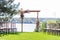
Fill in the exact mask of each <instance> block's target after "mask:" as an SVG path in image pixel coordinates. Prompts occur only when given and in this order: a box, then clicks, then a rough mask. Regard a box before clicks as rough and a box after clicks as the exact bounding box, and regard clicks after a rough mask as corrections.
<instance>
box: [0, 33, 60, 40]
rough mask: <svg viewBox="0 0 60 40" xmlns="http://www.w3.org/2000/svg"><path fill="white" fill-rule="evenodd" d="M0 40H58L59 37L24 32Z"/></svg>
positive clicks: (59, 39)
mask: <svg viewBox="0 0 60 40" xmlns="http://www.w3.org/2000/svg"><path fill="white" fill-rule="evenodd" d="M0 40H60V36H54V35H48V34H47V33H43V32H31V33H30V32H26V33H18V34H9V35H4V36H2V37H0Z"/></svg>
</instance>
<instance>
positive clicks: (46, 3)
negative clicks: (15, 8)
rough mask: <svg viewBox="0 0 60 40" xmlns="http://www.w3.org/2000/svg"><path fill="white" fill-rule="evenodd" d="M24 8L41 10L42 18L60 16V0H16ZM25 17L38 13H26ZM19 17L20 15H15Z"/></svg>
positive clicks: (40, 15)
mask: <svg viewBox="0 0 60 40" xmlns="http://www.w3.org/2000/svg"><path fill="white" fill-rule="evenodd" d="M17 2H20V7H19V9H20V8H23V9H24V10H40V11H41V12H40V13H39V17H41V18H60V0H16V1H15V3H17ZM24 15H25V17H36V13H27V14H24ZM15 17H18V16H15Z"/></svg>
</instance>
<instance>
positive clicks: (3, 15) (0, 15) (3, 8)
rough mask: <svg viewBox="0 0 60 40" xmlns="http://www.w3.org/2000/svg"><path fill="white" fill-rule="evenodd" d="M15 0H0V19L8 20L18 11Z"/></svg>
mask: <svg viewBox="0 0 60 40" xmlns="http://www.w3.org/2000/svg"><path fill="white" fill-rule="evenodd" d="M14 1H15V0H0V21H10V19H11V18H12V17H13V16H14V15H16V14H17V13H18V6H19V5H20V3H18V4H15V3H14Z"/></svg>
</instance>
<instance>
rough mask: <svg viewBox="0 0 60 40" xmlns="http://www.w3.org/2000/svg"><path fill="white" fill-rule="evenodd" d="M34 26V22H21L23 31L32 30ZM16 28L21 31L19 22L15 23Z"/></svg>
mask: <svg viewBox="0 0 60 40" xmlns="http://www.w3.org/2000/svg"><path fill="white" fill-rule="evenodd" d="M35 27H36V25H35V24H23V31H24V32H33V31H34V29H35ZM16 28H17V31H18V32H20V31H21V24H19V23H16Z"/></svg>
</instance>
